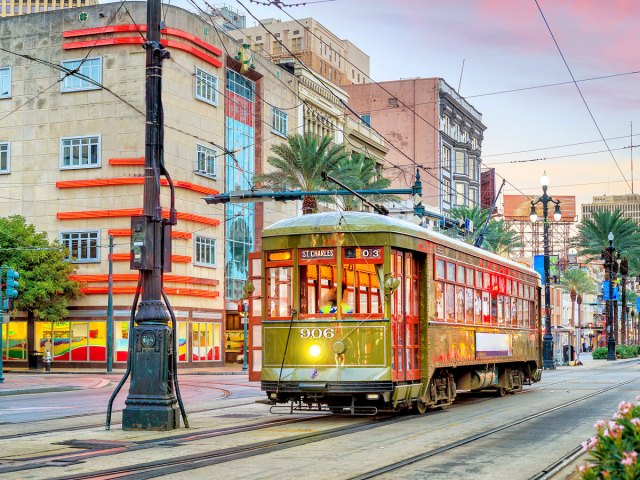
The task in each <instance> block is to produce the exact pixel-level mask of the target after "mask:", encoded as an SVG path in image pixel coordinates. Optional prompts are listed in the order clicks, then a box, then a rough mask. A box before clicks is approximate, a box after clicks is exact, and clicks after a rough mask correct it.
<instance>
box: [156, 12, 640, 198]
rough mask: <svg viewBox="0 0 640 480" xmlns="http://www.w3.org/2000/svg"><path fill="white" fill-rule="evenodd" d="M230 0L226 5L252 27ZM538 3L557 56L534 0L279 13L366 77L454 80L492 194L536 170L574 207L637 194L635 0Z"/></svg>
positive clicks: (639, 100)
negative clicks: (337, 42) (311, 31)
mask: <svg viewBox="0 0 640 480" xmlns="http://www.w3.org/2000/svg"><path fill="white" fill-rule="evenodd" d="M165 1H166V0H165ZM194 1H195V2H196V3H198V4H199V5H202V6H203V7H204V6H205V5H206V3H205V1H204V0H194ZM294 1H298V0H286V3H293V2H294ZM310 1H311V0H310ZM240 2H241V3H242V5H244V7H247V8H248V9H249V10H251V12H252V13H253V14H254V15H255V16H256V17H258V18H260V19H262V18H279V19H282V20H283V21H285V20H288V19H289V18H288V17H287V15H286V13H284V12H282V11H280V9H278V8H277V7H276V6H273V5H271V6H264V5H257V4H256V3H252V2H251V1H250V0H240ZM240 2H239V1H238V0H227V1H226V4H227V5H229V6H231V7H233V8H235V9H237V10H239V11H240V12H242V13H244V14H246V16H247V26H253V25H255V21H254V20H253V19H252V18H251V17H250V15H249V14H248V13H247V12H246V10H245V8H244V7H243V6H242V5H241V3H240ZM173 4H174V5H178V6H181V7H183V8H187V9H189V10H194V7H192V6H189V4H188V3H187V2H186V0H177V3H176V1H175V0H174V1H173ZM217 5H220V3H217ZM538 5H539V6H540V9H541V10H542V13H543V14H544V17H545V18H546V21H547V22H548V24H549V27H550V30H551V32H552V33H553V37H555V41H556V42H557V45H558V47H559V49H560V51H561V52H562V55H561V54H560V51H559V50H558V47H557V46H556V44H555V43H554V38H553V37H552V35H551V33H550V32H549V29H548V28H547V26H546V24H545V20H544V19H543V16H542V14H541V12H540V11H539V9H538V6H537V5H536V1H535V0H446V1H444V0H393V1H391V0H335V1H325V2H322V3H309V4H307V5H304V6H297V7H290V8H286V12H288V13H289V14H290V15H292V16H294V17H296V18H306V17H313V18H315V19H316V20H318V21H320V23H322V24H323V25H324V26H326V27H327V28H329V29H330V30H331V31H333V32H334V33H335V34H336V35H338V36H339V37H341V38H345V39H348V40H350V41H351V42H353V43H354V44H355V45H357V46H358V47H359V48H360V49H361V50H363V51H364V52H365V53H366V54H367V55H369V57H370V65H371V77H372V79H373V80H374V81H385V80H397V79H401V78H414V77H422V78H428V77H441V78H443V79H445V81H446V82H447V83H448V84H449V85H451V86H452V87H454V88H457V89H458V90H459V93H460V94H461V95H462V96H464V97H465V98H466V99H467V101H468V102H469V103H471V104H472V105H473V106H474V107H475V108H476V109H477V110H478V111H479V112H480V113H481V114H482V117H483V123H484V124H485V126H486V127H487V129H486V131H485V132H484V140H483V143H482V161H483V164H484V165H485V166H490V167H495V168H496V171H497V173H498V175H499V176H501V177H504V178H506V179H507V182H508V183H507V185H506V186H505V189H504V193H506V194H526V195H541V194H542V188H541V186H540V182H539V179H540V177H541V175H542V174H543V172H545V171H546V173H547V174H548V176H549V178H550V186H549V190H548V193H549V194H550V195H552V196H553V195H575V196H576V197H577V202H578V204H581V203H587V202H590V201H591V198H592V196H594V195H604V194H607V195H617V194H626V193H631V191H632V189H633V191H634V192H635V193H638V192H640V162H638V160H639V159H640V146H639V147H638V148H634V149H633V156H634V157H635V163H636V165H634V166H633V176H634V177H635V179H633V180H632V173H631V172H632V161H631V160H632V155H631V154H632V149H631V148H630V145H631V129H632V128H633V132H634V137H633V139H634V142H633V143H634V144H635V145H640V24H639V19H640V0H606V1H605V0H553V1H551V0H538ZM563 56H564V59H563ZM565 61H566V64H567V65H568V67H569V68H567V65H565ZM463 62H464V69H462V66H463ZM461 72H462V77H461ZM631 72H639V73H631ZM572 75H573V78H575V80H577V81H578V82H577V85H578V86H579V89H580V91H579V90H578V88H577V87H576V84H574V83H573V82H572ZM612 75H616V76H613V77H610V78H605V79H596V80H589V81H582V82H581V81H580V80H583V79H589V78H594V77H604V76H612ZM562 82H567V83H565V84H563V85H556V86H547V87H543V88H529V87H538V86H542V85H549V84H555V83H562ZM523 88H527V89H526V90H522V91H517V92H510V93H496V92H504V91H505V90H514V89H523ZM587 107H588V108H587ZM632 125H633V127H632ZM374 127H375V125H374ZM603 137H604V138H605V139H606V143H607V144H608V147H607V145H605V142H604V141H603V140H602V138H603ZM587 142H588V143H587ZM608 149H610V151H608ZM594 152H597V153H594ZM531 160H535V161H531ZM499 180H500V179H499Z"/></svg>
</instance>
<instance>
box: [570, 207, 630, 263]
mask: <svg viewBox="0 0 640 480" xmlns="http://www.w3.org/2000/svg"><path fill="white" fill-rule="evenodd" d="M610 232H611V233H613V236H614V238H613V246H614V247H615V248H616V250H618V251H619V252H622V253H623V254H625V255H629V256H633V255H636V256H637V255H638V250H639V247H640V232H639V231H638V226H637V225H636V224H635V223H634V222H633V220H631V219H630V218H626V217H623V216H622V212H621V211H620V210H618V209H616V210H614V211H613V212H609V211H604V212H595V213H594V214H593V218H590V219H586V220H585V219H583V220H582V221H581V222H580V224H579V225H578V234H577V235H576V236H575V237H574V238H573V239H572V244H573V245H574V246H575V247H576V248H577V249H578V255H580V256H585V257H587V259H588V260H595V259H599V258H600V254H601V253H602V251H603V250H604V249H605V248H607V247H608V246H609V239H608V236H609V233H610Z"/></svg>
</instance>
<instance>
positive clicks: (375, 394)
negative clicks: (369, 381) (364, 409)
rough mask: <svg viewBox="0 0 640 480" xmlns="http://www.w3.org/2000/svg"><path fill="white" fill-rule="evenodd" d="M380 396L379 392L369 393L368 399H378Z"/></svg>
mask: <svg viewBox="0 0 640 480" xmlns="http://www.w3.org/2000/svg"><path fill="white" fill-rule="evenodd" d="M378 398H380V395H378V394H377V393H367V400H378Z"/></svg>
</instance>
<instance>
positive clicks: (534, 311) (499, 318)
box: [249, 212, 542, 415]
mask: <svg viewBox="0 0 640 480" xmlns="http://www.w3.org/2000/svg"><path fill="white" fill-rule="evenodd" d="M250 279H251V282H252V285H253V288H255V291H254V292H253V294H252V295H251V296H250V297H249V304H250V312H249V317H250V320H249V328H250V332H251V334H250V336H249V341H250V352H249V353H250V355H249V356H250V379H254V380H258V379H259V380H260V382H261V387H262V390H263V391H264V392H265V393H266V396H267V398H266V400H265V401H264V402H265V403H269V404H271V405H273V406H279V405H280V404H283V405H282V406H285V407H287V408H291V409H292V410H293V409H307V408H309V409H314V410H315V409H320V410H330V411H332V412H335V413H345V414H361V415H373V414H376V413H378V412H388V411H400V410H414V411H415V412H417V413H424V412H425V411H426V410H427V409H430V408H440V407H446V406H448V405H450V404H451V403H452V402H453V401H454V399H455V397H456V393H457V392H460V391H476V390H488V389H489V390H493V391H494V392H496V394H498V395H505V394H507V393H512V392H515V391H517V390H519V389H522V388H523V386H524V385H530V384H531V383H532V382H537V381H539V380H540V378H541V372H542V370H541V365H542V361H541V335H540V330H539V325H540V294H541V288H540V276H539V275H538V274H537V273H536V272H535V271H534V270H532V269H530V268H528V267H526V266H524V265H521V264H519V263H517V262H514V261H511V260H508V259H506V258H503V257H501V256H498V255H495V254H492V253H490V252H487V251H484V250H481V249H478V248H475V247H473V246H471V245H469V244H467V243H465V242H463V241H461V240H457V239H453V238H450V237H447V236H445V235H442V234H440V233H437V232H434V231H432V230H429V229H426V228H423V227H421V226H418V225H414V224H413V223H409V222H405V221H403V220H399V219H396V218H392V217H387V216H382V215H377V214H371V213H362V212H330V213H317V214H311V215H303V216H300V217H295V218H291V219H286V220H282V221H280V222H277V223H275V224H273V225H271V226H269V227H267V228H265V229H264V232H263V238H262V251H261V252H256V253H253V254H251V261H250ZM253 288H252V289H251V290H253ZM272 408H273V407H272Z"/></svg>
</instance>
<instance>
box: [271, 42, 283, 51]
mask: <svg viewBox="0 0 640 480" xmlns="http://www.w3.org/2000/svg"><path fill="white" fill-rule="evenodd" d="M272 50H273V53H282V44H281V43H280V42H279V41H278V40H274V41H273V49H272Z"/></svg>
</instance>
